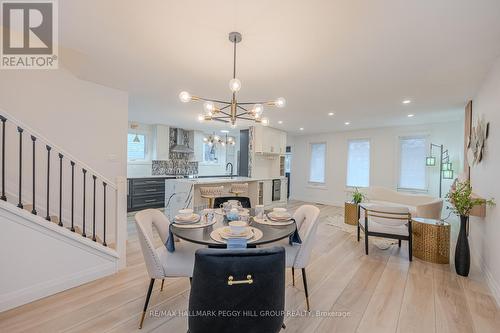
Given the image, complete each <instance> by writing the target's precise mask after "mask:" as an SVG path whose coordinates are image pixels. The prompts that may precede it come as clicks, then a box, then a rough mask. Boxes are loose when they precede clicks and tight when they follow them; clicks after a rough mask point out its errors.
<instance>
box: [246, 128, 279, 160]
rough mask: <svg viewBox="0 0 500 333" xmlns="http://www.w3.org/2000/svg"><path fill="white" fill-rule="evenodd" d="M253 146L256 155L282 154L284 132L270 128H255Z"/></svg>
mask: <svg viewBox="0 0 500 333" xmlns="http://www.w3.org/2000/svg"><path fill="white" fill-rule="evenodd" d="M253 144H254V149H255V152H256V153H260V154H277V155H280V154H284V153H285V148H286V132H283V131H280V130H277V129H274V128H270V127H264V126H255V127H254V137H253Z"/></svg>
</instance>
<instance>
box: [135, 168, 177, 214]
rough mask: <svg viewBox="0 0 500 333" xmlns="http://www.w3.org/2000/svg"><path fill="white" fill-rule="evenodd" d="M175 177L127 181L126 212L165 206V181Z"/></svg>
mask: <svg viewBox="0 0 500 333" xmlns="http://www.w3.org/2000/svg"><path fill="white" fill-rule="evenodd" d="M171 178H175V177H154V178H153V177H152V178H131V179H128V188H127V211H128V212H134V211H138V210H142V209H146V208H163V207H164V206H165V179H171Z"/></svg>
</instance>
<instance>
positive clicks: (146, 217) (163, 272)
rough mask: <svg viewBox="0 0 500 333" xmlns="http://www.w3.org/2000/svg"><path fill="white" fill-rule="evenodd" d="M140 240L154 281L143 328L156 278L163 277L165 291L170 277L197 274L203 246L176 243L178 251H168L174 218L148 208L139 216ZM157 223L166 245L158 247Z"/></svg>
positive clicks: (137, 222)
mask: <svg viewBox="0 0 500 333" xmlns="http://www.w3.org/2000/svg"><path fill="white" fill-rule="evenodd" d="M135 222H136V227H137V233H138V236H139V243H140V245H141V249H142V254H143V255H144V261H145V262H146V268H147V270H148V274H149V277H150V278H151V281H150V283H149V288H148V293H147V296H146V302H145V304H144V310H143V312H142V317H141V322H140V324H139V329H140V328H142V324H143V322H144V317H145V315H146V310H147V307H148V303H149V298H150V297H151V292H152V290H153V285H154V282H155V279H162V283H161V289H160V291H162V290H163V279H164V278H166V277H183V276H185V277H189V278H191V277H192V276H193V267H194V253H195V251H196V250H197V249H199V248H201V247H202V246H200V245H195V244H192V243H188V242H179V243H178V244H176V246H175V252H168V251H167V248H166V247H165V245H164V244H165V242H166V241H167V238H168V229H169V225H170V221H169V220H168V218H167V217H166V216H165V215H163V213H162V212H160V211H159V210H157V209H146V210H143V211H140V212H138V213H137V214H136V215H135ZM153 226H154V227H155V228H156V230H157V231H158V234H159V236H160V238H161V241H162V243H163V244H162V245H161V246H159V247H158V248H155V246H154V243H153Z"/></svg>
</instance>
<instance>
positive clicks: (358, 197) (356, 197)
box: [352, 187, 366, 205]
mask: <svg viewBox="0 0 500 333" xmlns="http://www.w3.org/2000/svg"><path fill="white" fill-rule="evenodd" d="M364 199H366V197H365V195H364V194H363V193H361V192H360V191H359V189H358V188H357V187H356V188H355V190H354V192H352V202H353V203H355V204H356V205H357V204H359V203H361V201H363V200H364Z"/></svg>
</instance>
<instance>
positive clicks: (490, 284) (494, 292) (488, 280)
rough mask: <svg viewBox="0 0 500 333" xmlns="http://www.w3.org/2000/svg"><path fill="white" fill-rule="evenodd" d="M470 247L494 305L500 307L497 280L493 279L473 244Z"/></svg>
mask: <svg viewBox="0 0 500 333" xmlns="http://www.w3.org/2000/svg"><path fill="white" fill-rule="evenodd" d="M470 249H471V253H472V260H474V261H475V262H476V263H477V264H478V266H479V268H480V269H481V273H483V276H484V279H485V281H486V284H487V285H488V288H490V291H491V294H492V296H493V298H494V299H495V302H496V305H497V307H498V308H500V286H499V285H498V283H497V281H495V279H494V278H493V274H491V271H490V270H489V269H488V265H486V263H485V262H484V260H483V258H482V257H481V256H480V255H479V252H478V251H476V249H475V248H474V247H473V246H471V247H470Z"/></svg>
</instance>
